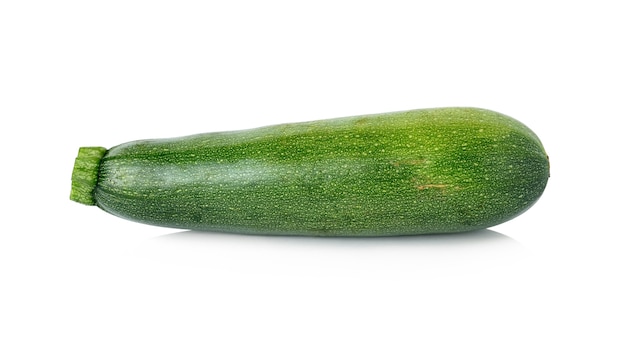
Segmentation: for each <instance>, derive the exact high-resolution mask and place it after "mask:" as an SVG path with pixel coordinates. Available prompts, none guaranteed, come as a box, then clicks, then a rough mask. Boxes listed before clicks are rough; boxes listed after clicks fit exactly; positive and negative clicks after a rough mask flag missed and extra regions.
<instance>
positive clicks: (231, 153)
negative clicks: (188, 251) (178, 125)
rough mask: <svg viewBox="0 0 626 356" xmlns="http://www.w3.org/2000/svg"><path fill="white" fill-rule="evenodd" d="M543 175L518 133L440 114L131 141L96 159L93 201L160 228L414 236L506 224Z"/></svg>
mask: <svg viewBox="0 0 626 356" xmlns="http://www.w3.org/2000/svg"><path fill="white" fill-rule="evenodd" d="M548 176H549V165H548V158H547V155H546V153H545V151H544V149H543V147H542V145H541V142H540V141H539V139H538V138H537V136H536V135H535V134H534V133H533V132H531V131H530V130H529V129H528V128H527V127H525V126H524V125H523V124H521V123H520V122H518V121H516V120H513V119H511V118H509V117H507V116H504V115H502V114H499V113H495V112H493V111H488V110H483V109H475V108H442V109H425V110H412V111H405V112H394V113H387V114H377V115H367V116H358V117H348V118H340V119H332V120H320V121H314V122H305V123H295V124H284V125H276V126H269V127H263V128H257V129H252V130H244V131H234V132H221V133H208V134H201V135H195V136H188V137H182V138H174V139H161V140H143V141H135V142H129V143H126V144H122V145H119V146H117V147H114V148H112V149H110V150H109V151H108V152H107V153H106V154H105V156H104V157H103V159H102V161H101V165H100V169H99V176H98V184H97V186H96V188H95V190H94V199H95V201H96V205H98V206H99V207H100V208H102V209H104V210H105V211H108V212H110V213H112V214H115V215H118V216H120V217H123V218H127V219H130V220H134V221H138V222H142V223H147V224H154V225H160V226H168V227H177V228H186V229H195V230H212V231H226V232H236V233H253V234H281V235H318V236H391V235H416V234H427V233H448V232H461V231H470V230H476V229H481V228H485V227H489V226H493V225H497V224H500V223H502V222H504V221H507V220H509V219H511V218H513V217H515V216H517V215H519V214H520V213H522V212H524V211H525V210H526V209H528V208H529V207H530V206H531V205H532V204H533V203H534V202H535V201H536V200H537V199H538V198H539V197H540V196H541V194H542V192H543V190H544V188H545V186H546V183H547V180H548Z"/></svg>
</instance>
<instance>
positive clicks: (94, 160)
mask: <svg viewBox="0 0 626 356" xmlns="http://www.w3.org/2000/svg"><path fill="white" fill-rule="evenodd" d="M106 152H107V149H106V148H104V147H81V148H79V149H78V156H77V157H76V160H75V161H74V170H73V171H72V191H71V192H70V199H71V200H73V201H75V202H78V203H81V204H85V205H96V201H95V200H94V198H93V191H94V189H96V184H98V169H99V168H100V160H102V157H103V156H104V154H105V153H106Z"/></svg>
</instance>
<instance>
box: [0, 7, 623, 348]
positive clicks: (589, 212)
mask: <svg viewBox="0 0 626 356" xmlns="http://www.w3.org/2000/svg"><path fill="white" fill-rule="evenodd" d="M619 5H621V4H620V2H619V1H602V0H594V1H549V0H544V1H523V2H522V1H518V2H514V1H431V2H424V1H393V0H391V1H390V0H386V1H358V2H357V1H341V0H333V1H324V0H322V1H319V0H318V1H315V2H312V1H311V2H302V1H300V2H298V1H271V0H268V1H230V2H226V1H224V2H218V1H136V0H124V1H100V2H95V1H66V0H60V1H11V0H9V1H3V2H1V3H0V118H1V119H2V121H1V122H2V124H1V125H2V130H1V133H0V134H1V135H2V139H1V141H0V144H1V145H2V146H1V149H2V151H1V154H2V156H1V159H2V172H1V175H0V179H1V188H2V193H1V194H2V195H1V199H2V200H1V202H2V207H3V209H2V210H3V213H2V215H1V216H2V233H1V237H0V288H1V291H0V354H2V355H52V354H54V355H56V354H58V355H363V354H365V355H416V354H421V355H467V354H477V355H478V354H480V355H572V354H581V355H624V354H626V345H625V342H626V341H625V340H624V336H625V335H626V321H625V320H626V308H625V306H624V305H625V300H626V292H625V291H624V288H623V287H624V280H625V279H624V274H625V272H626V259H625V258H624V255H625V252H626V251H625V250H626V234H625V233H624V231H623V224H622V220H623V219H624V201H625V199H626V196H625V195H624V190H625V188H624V174H623V172H624V170H623V169H622V167H621V166H622V165H623V162H624V145H623V134H622V132H623V129H622V128H621V127H623V126H620V124H621V122H622V121H624V119H625V113H626V111H625V110H624V107H625V106H624V99H625V94H626V90H625V88H626V84H625V83H626V70H625V67H626V55H625V47H626V46H625V43H626V42H625V35H626V21H624V10H623V7H621V6H619ZM442 106H477V107H483V108H488V109H491V110H495V111H499V112H502V113H505V114H507V115H510V116H512V117H515V118H517V119H518V120H520V121H522V122H524V123H525V124H526V125H528V126H529V127H531V128H532V129H533V130H534V131H535V132H536V133H537V134H538V135H539V137H541V139H542V141H543V143H544V145H545V147H546V150H547V151H548V153H549V155H550V159H551V178H550V181H549V183H548V187H547V189H546V191H545V193H544V195H543V197H542V198H541V199H540V200H539V202H538V203H537V204H536V205H535V206H534V207H533V208H531V209H530V210H529V211H528V212H526V213H525V214H523V215H521V216H519V217H518V218H516V219H514V220H512V221H510V222H507V223H504V224H501V225H499V226H496V227H493V228H491V229H489V230H486V231H480V232H476V233H471V234H464V235H449V236H445V235H444V236H436V237H433V236H422V237H403V238H368V239H358V238H351V239H321V238H302V237H298V238H291V237H255V236H238V235H226V234H217V233H193V232H181V231H178V230H172V229H164V228H157V227H152V226H146V225H140V224H136V223H132V222H129V221H125V220H122V219H118V218H115V217H113V216H110V215H108V214H106V213H104V212H103V211H100V210H99V209H97V208H96V207H87V206H83V205H80V204H76V203H74V202H71V201H70V200H69V199H68V196H69V190H70V175H71V171H72V166H73V161H74V158H75V156H76V153H77V150H78V147H80V146H88V145H100V146H105V147H111V146H114V145H116V144H119V143H122V142H126V141H131V140H135V139H143V138H159V137H171V136H180V135H187V134H193V133H200V132H208V131H222V130H234V129H243V128H252V127H257V126H263V125H268V124H276V123H283V122H296V121H305V120H315V119H324V118H333V117H341V116H348V115H358V114H369V113H379V112H387V111H397V110H407V109H417V108H429V107H442Z"/></svg>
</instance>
